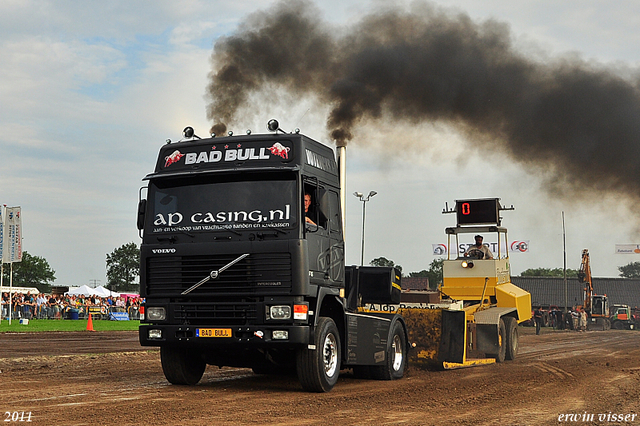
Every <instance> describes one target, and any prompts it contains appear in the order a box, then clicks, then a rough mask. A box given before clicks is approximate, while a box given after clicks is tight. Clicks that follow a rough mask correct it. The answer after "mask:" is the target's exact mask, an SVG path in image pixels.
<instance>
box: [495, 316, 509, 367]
mask: <svg viewBox="0 0 640 426" xmlns="http://www.w3.org/2000/svg"><path fill="white" fill-rule="evenodd" d="M506 355H507V328H506V326H505V325H504V317H503V318H500V324H498V353H497V354H496V355H495V357H496V362H504V359H505V357H506Z"/></svg>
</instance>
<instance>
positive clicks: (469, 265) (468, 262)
mask: <svg viewBox="0 0 640 426" xmlns="http://www.w3.org/2000/svg"><path fill="white" fill-rule="evenodd" d="M462 267H463V268H469V269H471V268H473V262H472V261H471V260H463V261H462Z"/></svg>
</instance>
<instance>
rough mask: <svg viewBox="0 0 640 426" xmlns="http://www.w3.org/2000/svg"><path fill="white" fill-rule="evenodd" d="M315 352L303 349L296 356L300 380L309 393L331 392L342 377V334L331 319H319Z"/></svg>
mask: <svg viewBox="0 0 640 426" xmlns="http://www.w3.org/2000/svg"><path fill="white" fill-rule="evenodd" d="M314 343H315V350H312V349H309V348H302V349H299V350H298V353H297V355H296V358H297V359H296V368H297V370H298V379H299V380H300V384H301V385H302V388H303V389H304V390H306V391H309V392H329V391H330V390H331V389H333V386H334V385H335V384H336V383H337V382H338V376H340V359H341V352H340V334H339V333H338V327H336V324H335V322H333V320H332V319H331V318H327V317H320V318H318V325H317V326H316V330H315V340H314Z"/></svg>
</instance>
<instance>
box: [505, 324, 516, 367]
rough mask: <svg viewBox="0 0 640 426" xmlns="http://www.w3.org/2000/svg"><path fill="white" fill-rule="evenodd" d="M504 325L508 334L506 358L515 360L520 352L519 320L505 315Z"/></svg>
mask: <svg viewBox="0 0 640 426" xmlns="http://www.w3.org/2000/svg"><path fill="white" fill-rule="evenodd" d="M504 326H505V330H506V335H507V342H506V345H507V346H506V352H505V358H506V359H508V360H513V359H516V355H517V354H518V339H519V334H518V321H516V319H515V318H514V317H504Z"/></svg>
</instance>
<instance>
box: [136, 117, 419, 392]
mask: <svg viewBox="0 0 640 426" xmlns="http://www.w3.org/2000/svg"><path fill="white" fill-rule="evenodd" d="M270 130H275V132H274V133H271V134H260V135H251V134H247V135H242V136H225V137H212V138H206V139H200V138H198V137H197V136H194V135H193V130H192V129H191V128H187V129H185V136H187V139H188V140H184V141H181V142H177V143H171V142H168V143H167V144H165V145H164V146H163V147H162V148H161V149H160V154H159V156H158V160H157V163H156V167H155V171H154V172H153V173H150V174H148V175H147V176H146V177H145V180H146V181H147V186H145V187H144V188H142V189H141V191H140V202H139V207H138V229H139V230H140V233H141V237H142V244H141V265H140V291H141V295H142V297H144V298H145V299H146V304H145V317H144V320H143V321H142V324H141V326H140V330H139V334H140V342H141V344H142V345H144V346H159V347H160V356H161V361H162V368H163V371H164V374H165V376H166V378H167V380H168V381H169V382H171V383H173V384H186V385H193V384H196V383H197V382H198V381H199V380H200V379H201V378H202V375H203V373H204V370H205V367H206V365H207V364H209V365H216V366H235V367H249V368H252V369H253V371H254V372H256V373H257V374H273V373H275V374H278V373H286V372H289V371H291V372H296V373H297V375H298V378H299V380H300V383H301V384H302V387H303V388H304V389H305V390H308V391H315V392H326V391H329V390H331V389H332V388H333V386H334V385H335V383H336V382H337V380H338V376H339V374H340V370H341V369H345V368H353V371H354V373H355V374H356V376H358V377H367V378H374V379H397V378H401V377H402V376H403V374H404V370H405V367H406V363H407V356H406V355H407V349H408V344H407V330H406V325H405V323H404V320H403V317H402V316H401V315H398V314H396V313H392V312H382V311H380V312H373V311H371V310H363V309H361V307H362V306H365V305H366V304H367V303H378V304H381V306H382V304H397V303H399V301H400V274H399V273H398V271H396V270H395V269H393V268H374V267H351V266H350V267H346V268H345V262H344V238H343V224H342V214H341V205H340V204H341V203H340V200H341V196H340V182H341V180H340V177H339V170H338V166H337V163H336V160H335V155H334V152H333V150H332V149H331V148H329V147H328V146H326V145H323V144H321V143H319V142H316V141H314V140H312V139H310V138H308V137H306V136H304V135H302V134H299V133H298V132H296V133H292V134H290V133H284V132H282V131H278V130H279V129H278V126H277V123H276V125H275V126H273V123H271V127H270ZM343 172H344V170H343ZM305 199H306V200H307V202H306V203H305Z"/></svg>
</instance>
